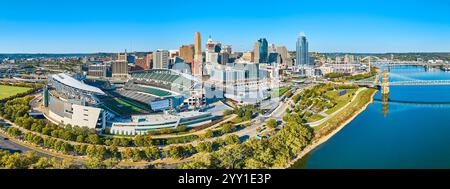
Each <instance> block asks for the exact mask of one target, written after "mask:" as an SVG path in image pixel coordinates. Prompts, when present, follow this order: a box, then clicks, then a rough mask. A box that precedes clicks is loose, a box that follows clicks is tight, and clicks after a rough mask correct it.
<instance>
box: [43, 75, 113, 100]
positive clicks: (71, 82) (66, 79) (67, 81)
mask: <svg viewBox="0 0 450 189" xmlns="http://www.w3.org/2000/svg"><path fill="white" fill-rule="evenodd" d="M52 78H54V79H55V80H57V81H58V82H60V83H63V84H64V85H67V86H70V87H73V88H76V89H80V90H84V91H89V92H93V93H97V94H101V95H106V94H105V93H104V92H103V91H102V90H100V89H99V88H97V87H93V86H90V85H86V84H84V83H83V82H81V81H78V80H76V79H74V78H73V77H71V76H69V75H67V74H65V73H60V74H56V75H53V76H52Z"/></svg>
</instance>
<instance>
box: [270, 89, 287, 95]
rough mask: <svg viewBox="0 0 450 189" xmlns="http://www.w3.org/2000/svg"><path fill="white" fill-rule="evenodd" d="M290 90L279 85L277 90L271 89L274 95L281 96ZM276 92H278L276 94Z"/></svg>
mask: <svg viewBox="0 0 450 189" xmlns="http://www.w3.org/2000/svg"><path fill="white" fill-rule="evenodd" d="M289 90H290V88H288V87H281V88H279V89H278V90H275V91H273V94H272V95H274V96H276V95H278V96H283V95H284V94H285V93H286V92H288V91H289ZM277 93H278V94H277Z"/></svg>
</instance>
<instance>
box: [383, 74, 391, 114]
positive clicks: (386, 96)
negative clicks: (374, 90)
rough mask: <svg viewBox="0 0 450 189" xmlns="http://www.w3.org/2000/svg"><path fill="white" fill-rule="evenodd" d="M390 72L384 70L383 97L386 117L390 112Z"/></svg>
mask: <svg viewBox="0 0 450 189" xmlns="http://www.w3.org/2000/svg"><path fill="white" fill-rule="evenodd" d="M389 93H390V91H389V71H388V70H384V71H383V74H382V81H381V97H382V102H383V103H382V109H383V114H384V116H385V117H386V116H387V114H388V112H389V104H388V103H389Z"/></svg>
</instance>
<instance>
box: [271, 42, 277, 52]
mask: <svg viewBox="0 0 450 189" xmlns="http://www.w3.org/2000/svg"><path fill="white" fill-rule="evenodd" d="M273 52H277V49H276V47H275V44H273V43H271V44H269V53H273Z"/></svg>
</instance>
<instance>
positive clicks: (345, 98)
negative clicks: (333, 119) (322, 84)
mask: <svg viewBox="0 0 450 189" xmlns="http://www.w3.org/2000/svg"><path fill="white" fill-rule="evenodd" d="M340 91H341V90H339V91H328V92H327V93H326V94H325V95H326V96H327V97H330V98H332V99H333V101H335V102H337V104H336V106H334V107H333V108H331V109H329V110H327V111H325V113H327V114H332V113H334V112H335V111H337V110H339V109H340V108H342V107H343V106H345V105H346V104H347V103H349V102H350V100H351V99H352V98H353V96H352V93H354V92H356V90H355V89H347V94H345V95H342V96H339V95H338V94H339V92H340Z"/></svg>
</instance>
